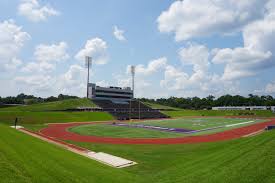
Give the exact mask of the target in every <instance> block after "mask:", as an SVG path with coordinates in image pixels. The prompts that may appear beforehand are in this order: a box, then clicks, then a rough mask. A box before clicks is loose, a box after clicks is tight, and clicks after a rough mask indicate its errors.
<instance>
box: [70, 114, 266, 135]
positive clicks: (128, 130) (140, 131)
mask: <svg viewBox="0 0 275 183" xmlns="http://www.w3.org/2000/svg"><path fill="white" fill-rule="evenodd" d="M264 121H265V120H262V119H244V118H242V119H237V118H181V119H167V120H149V121H143V122H128V123H124V124H127V125H149V126H155V127H167V128H181V129H189V130H203V129H207V128H215V127H219V126H225V125H229V126H227V127H222V128H218V129H212V130H207V131H202V132H197V133H190V134H186V133H177V132H169V131H161V130H156V129H148V128H137V127H128V126H117V125H112V124H90V125H80V126H76V127H72V128H70V129H69V130H70V131H71V132H74V133H78V134H81V135H93V136H107V137H125V138H170V137H171V138H172V137H183V136H191V135H202V134H211V133H216V132H221V131H225V130H229V129H233V128H240V127H242V126H247V125H251V124H255V123H259V122H264ZM242 123H244V124H242ZM233 124H235V125H233ZM231 125H232V126H231Z"/></svg>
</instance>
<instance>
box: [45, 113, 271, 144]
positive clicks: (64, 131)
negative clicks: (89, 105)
mask: <svg viewBox="0 0 275 183" xmlns="http://www.w3.org/2000/svg"><path fill="white" fill-rule="evenodd" d="M266 120H267V122H261V123H257V124H251V125H249V126H244V127H240V128H236V129H231V130H227V131H223V132H218V133H214V134H208V135H200V136H187V137H177V138H113V137H99V136H87V135H80V134H76V133H73V132H70V131H68V128H72V127H76V126H79V125H83V124H95V122H86V123H60V124H49V126H48V127H47V128H44V129H42V130H41V131H40V133H41V134H43V135H46V136H49V137H53V138H57V139H60V140H71V141H75V142H92V143H109V144H191V143H204V142H217V141H224V140H230V139H236V138H241V137H244V136H246V135H249V134H252V133H254V132H257V131H259V130H262V129H264V128H265V127H266V126H267V125H274V124H275V118H273V119H266Z"/></svg>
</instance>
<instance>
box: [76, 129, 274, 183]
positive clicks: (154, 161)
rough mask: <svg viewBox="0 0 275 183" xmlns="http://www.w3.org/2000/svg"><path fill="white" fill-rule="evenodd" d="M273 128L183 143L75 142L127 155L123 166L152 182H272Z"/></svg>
mask: <svg viewBox="0 0 275 183" xmlns="http://www.w3.org/2000/svg"><path fill="white" fill-rule="evenodd" d="M274 138H275V131H270V132H265V133H263V134H260V135H258V136H255V137H249V138H241V139H238V140H232V141H225V142H216V143H203V144H185V145H110V144H92V143H76V144H78V145H81V146H83V147H86V148H89V149H92V150H95V151H101V152H107V153H111V154H114V155H118V156H121V157H124V158H128V159H131V160H134V161H136V162H138V163H139V164H137V165H135V166H133V167H129V168H127V169H125V171H127V172H129V173H132V174H135V175H137V176H138V177H139V178H141V179H142V180H145V182H155V183H174V182H175V183H176V182H184V183H185V182H186V183H197V182H200V183H213V182H217V183H220V182H223V183H233V182H238V183H248V182H249V183H259V182H263V183H273V182H274V180H275V174H274V172H275V156H274V154H275V141H274Z"/></svg>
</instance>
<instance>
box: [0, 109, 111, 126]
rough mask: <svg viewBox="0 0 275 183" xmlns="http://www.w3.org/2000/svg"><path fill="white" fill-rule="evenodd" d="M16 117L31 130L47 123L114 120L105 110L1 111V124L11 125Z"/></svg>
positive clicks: (19, 123)
mask: <svg viewBox="0 0 275 183" xmlns="http://www.w3.org/2000/svg"><path fill="white" fill-rule="evenodd" d="M16 117H18V118H19V122H18V125H21V126H24V127H26V128H28V129H31V130H39V129H41V128H43V127H44V126H45V125H44V124H45V123H63V122H64V123H65V122H81V121H107V120H113V117H112V116H111V115H110V114H108V113H105V112H24V111H9V112H8V111H0V124H1V123H3V124H8V125H11V124H13V122H14V119H15V118H16Z"/></svg>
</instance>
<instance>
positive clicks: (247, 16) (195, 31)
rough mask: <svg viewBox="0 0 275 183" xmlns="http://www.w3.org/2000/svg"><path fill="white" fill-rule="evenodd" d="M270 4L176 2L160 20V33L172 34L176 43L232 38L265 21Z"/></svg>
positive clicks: (211, 0)
mask: <svg viewBox="0 0 275 183" xmlns="http://www.w3.org/2000/svg"><path fill="white" fill-rule="evenodd" d="M266 2H267V0H242V1H239V0H196V1H193V0H184V1H175V2H174V3H172V4H171V6H170V7H169V9H168V10H166V11H164V12H162V13H161V15H160V16H159V17H158V19H157V22H158V28H159V30H160V32H173V33H175V39H176V40H177V41H181V40H187V39H191V38H194V37H204V36H210V35H214V34H231V33H232V32H236V31H239V30H240V29H241V28H242V27H243V26H245V25H246V24H247V23H248V22H251V21H253V20H256V19H259V18H261V17H263V15H264V11H265V3H266Z"/></svg>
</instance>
